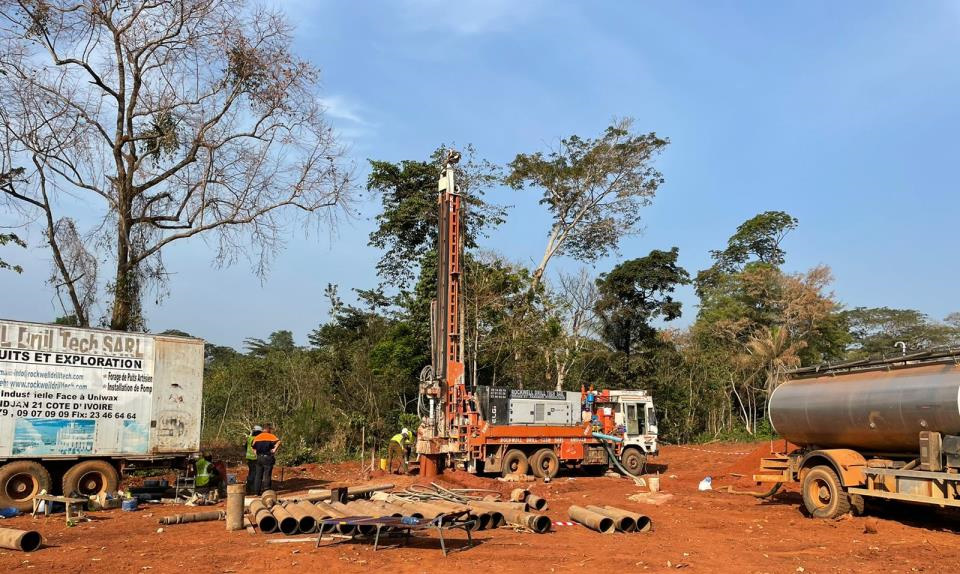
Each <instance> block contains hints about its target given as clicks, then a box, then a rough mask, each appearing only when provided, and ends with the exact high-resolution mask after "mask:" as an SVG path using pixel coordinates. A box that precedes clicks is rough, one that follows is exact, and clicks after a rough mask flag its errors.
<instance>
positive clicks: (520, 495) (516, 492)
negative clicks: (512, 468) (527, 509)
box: [510, 488, 530, 502]
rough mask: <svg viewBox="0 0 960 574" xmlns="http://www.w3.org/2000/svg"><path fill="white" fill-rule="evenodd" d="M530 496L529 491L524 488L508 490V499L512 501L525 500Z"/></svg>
mask: <svg viewBox="0 0 960 574" xmlns="http://www.w3.org/2000/svg"><path fill="white" fill-rule="evenodd" d="M528 496H530V491H529V490H527V489H526V488H514V489H513V490H511V491H510V500H511V501H513V502H525V501H526V500H527V497H528Z"/></svg>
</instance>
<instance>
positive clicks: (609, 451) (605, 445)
mask: <svg viewBox="0 0 960 574" xmlns="http://www.w3.org/2000/svg"><path fill="white" fill-rule="evenodd" d="M597 438H599V437H597ZM600 444H602V445H603V448H604V449H606V451H607V457H608V458H609V459H610V460H612V461H613V465H614V466H616V467H617V470H619V471H620V472H622V473H623V474H625V475H627V476H629V477H632V478H639V477H638V476H637V475H635V474H631V473H630V471H629V470H627V469H626V468H624V466H623V465H622V464H620V459H618V458H617V456H616V455H615V454H614V453H613V449H611V448H610V441H607V440H604V439H602V438H601V439H600Z"/></svg>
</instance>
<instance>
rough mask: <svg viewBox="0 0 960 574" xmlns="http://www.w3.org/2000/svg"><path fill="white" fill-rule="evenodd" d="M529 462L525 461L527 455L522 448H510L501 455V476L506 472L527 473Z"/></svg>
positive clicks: (505, 474)
mask: <svg viewBox="0 0 960 574" xmlns="http://www.w3.org/2000/svg"><path fill="white" fill-rule="evenodd" d="M529 468H530V463H529V461H527V455H525V454H523V451H522V450H517V449H515V448H512V449H510V450H508V451H507V454H505V455H503V469H502V470H501V471H500V472H501V474H502V475H503V476H507V475H508V474H527V470H528V469H529Z"/></svg>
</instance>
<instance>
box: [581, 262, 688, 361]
mask: <svg viewBox="0 0 960 574" xmlns="http://www.w3.org/2000/svg"><path fill="white" fill-rule="evenodd" d="M679 253H680V251H679V249H678V248H676V247H674V248H672V249H671V250H670V251H660V250H659V249H654V250H653V251H651V252H650V254H649V255H647V256H645V257H640V258H637V259H630V260H628V261H624V262H623V263H620V264H619V265H617V266H616V267H614V268H613V269H612V270H611V271H609V272H608V273H603V274H601V275H600V277H599V278H598V279H597V289H598V291H599V293H600V297H599V299H598V300H597V303H596V306H595V309H596V312H597V314H598V315H599V317H600V332H601V334H602V335H603V338H604V339H605V340H606V341H607V342H608V343H609V344H610V346H612V347H613V348H614V349H616V350H617V351H619V352H621V353H624V354H625V355H626V356H627V358H628V359H629V357H630V355H631V353H632V352H633V351H634V350H636V347H637V346H638V345H640V344H642V343H643V342H644V341H649V340H650V339H652V338H653V337H655V336H656V329H654V328H653V326H651V325H650V322H651V321H653V320H654V319H657V318H662V319H663V320H664V321H672V320H674V319H677V318H678V317H680V314H681V307H682V303H681V302H680V301H677V300H676V299H674V298H673V292H674V290H675V289H676V288H677V286H678V285H686V284H688V283H690V274H689V273H687V271H686V270H685V269H683V268H682V267H680V266H679V265H678V264H677V257H678V255H679Z"/></svg>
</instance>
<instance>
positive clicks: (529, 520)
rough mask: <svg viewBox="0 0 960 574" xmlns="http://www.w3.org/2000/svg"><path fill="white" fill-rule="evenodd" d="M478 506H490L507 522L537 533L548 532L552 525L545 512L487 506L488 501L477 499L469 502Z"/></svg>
mask: <svg viewBox="0 0 960 574" xmlns="http://www.w3.org/2000/svg"><path fill="white" fill-rule="evenodd" d="M471 504H473V505H474V506H476V507H478V508H492V509H495V510H497V512H499V513H500V514H502V515H503V519H504V520H506V522H507V524H513V525H515V526H522V527H524V528H529V529H530V530H533V531H534V532H536V533H537V534H543V533H544V532H550V527H551V526H552V525H553V522H552V521H551V520H550V517H549V516H547V515H546V514H534V513H532V512H526V511H523V510H519V509H515V508H505V507H502V506H489V505H490V504H495V503H490V502H484V501H477V502H473V503H471Z"/></svg>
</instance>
